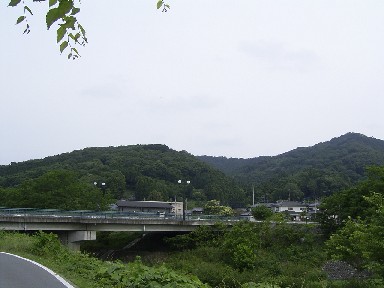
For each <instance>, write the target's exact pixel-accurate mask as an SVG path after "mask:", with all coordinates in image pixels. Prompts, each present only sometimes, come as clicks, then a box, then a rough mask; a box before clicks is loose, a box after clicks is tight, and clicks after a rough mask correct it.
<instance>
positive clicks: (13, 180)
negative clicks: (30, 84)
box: [0, 145, 246, 209]
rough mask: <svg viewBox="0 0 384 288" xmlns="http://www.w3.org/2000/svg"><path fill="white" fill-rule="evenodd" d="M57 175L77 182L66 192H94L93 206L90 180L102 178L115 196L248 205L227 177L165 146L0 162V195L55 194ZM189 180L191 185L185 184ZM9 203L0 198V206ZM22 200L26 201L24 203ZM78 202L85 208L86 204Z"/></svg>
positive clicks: (90, 150)
mask: <svg viewBox="0 0 384 288" xmlns="http://www.w3.org/2000/svg"><path fill="white" fill-rule="evenodd" d="M61 178H63V179H69V178H72V181H73V183H74V184H73V185H78V187H77V188H76V187H72V188H74V189H69V188H70V187H69V186H68V185H67V186H68V189H67V191H69V190H76V191H78V192H77V193H83V192H82V191H84V193H85V194H84V196H85V197H86V198H87V199H88V200H89V201H91V200H90V198H92V196H91V195H93V197H94V201H91V202H93V203H92V204H90V206H93V207H95V206H96V205H98V204H99V202H100V197H102V196H100V193H101V192H100V189H95V188H96V187H93V186H94V185H93V183H94V182H96V183H102V182H104V183H106V189H105V191H102V192H103V194H104V196H105V195H107V196H109V197H110V198H113V199H121V198H126V199H136V200H144V199H145V200H159V201H168V200H170V199H174V198H175V197H176V198H177V199H181V198H182V197H186V198H188V199H189V200H195V201H197V202H200V203H203V202H205V201H207V200H213V199H215V200H219V201H220V203H222V204H225V205H231V206H233V207H239V206H240V207H241V206H244V205H245V204H246V197H245V194H244V191H243V190H242V189H240V188H239V187H238V186H237V185H235V184H234V182H233V180H231V179H230V178H229V177H227V176H225V175H224V174H223V173H222V172H219V171H218V170H216V169H214V168H212V167H210V166H209V165H207V164H205V163H203V162H201V161H199V160H198V159H197V158H196V157H194V156H193V155H190V154H188V153H187V152H184V151H182V152H177V151H175V150H172V149H170V148H168V147H167V146H165V145H134V146H121V147H107V148H86V149H83V150H78V151H73V152H71V153H65V154H61V155H57V156H52V157H47V158H45V159H41V160H30V161H26V162H21V163H12V164H11V165H6V166H0V194H1V193H2V194H3V195H7V196H6V197H5V196H3V197H2V199H9V197H8V196H9V195H17V194H25V193H26V190H28V189H32V190H34V188H33V187H36V189H35V191H31V192H32V193H35V192H36V193H41V194H44V193H46V192H47V193H48V190H49V191H51V192H52V193H56V192H53V191H54V190H55V191H56V190H57V191H58V190H61V191H63V190H65V188H63V187H60V183H59V182H60V181H57V180H58V179H61ZM178 180H182V183H181V184H179V183H178ZM187 180H188V181H190V184H187V183H186V181H187ZM65 181H67V180H65ZM54 183H56V184H57V185H56V186H55V185H54ZM68 183H69V182H67V184H68ZM73 185H72V186H73ZM57 186H59V188H57ZM1 187H2V189H1ZM49 187H50V188H49ZM92 187H93V188H92ZM56 188H57V189H56ZM75 188H76V189H75ZM38 189H40V192H39V191H37V190H38ZM96 190H99V192H97V191H96ZM51 192H49V193H51ZM72 193H74V192H72ZM87 193H88V194H89V195H90V196H91V197H88V196H87V195H88V194H87ZM42 197H43V196H42ZM85 197H84V198H85ZM16 198H17V197H16ZM0 199H1V195H0ZM17 199H18V198H17ZM103 199H104V198H103ZM88 200H87V201H88ZM106 200H107V199H106ZM104 202H105V201H103V203H104ZM8 205H10V204H9V203H4V202H3V203H1V202H0V206H8ZM23 205H24V206H30V204H28V203H24V204H23ZM33 207H35V206H33ZM82 207H83V208H82V209H87V207H85V206H84V205H82ZM40 208H44V207H43V206H40ZM48 208H58V207H55V206H51V207H48ZM76 209H78V207H76Z"/></svg>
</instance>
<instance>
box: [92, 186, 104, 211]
mask: <svg viewBox="0 0 384 288" xmlns="http://www.w3.org/2000/svg"><path fill="white" fill-rule="evenodd" d="M97 184H98V183H97V182H96V181H95V182H93V185H95V187H98V185H97ZM100 188H101V192H102V193H103V194H102V196H101V199H100V204H99V209H100V210H101V207H102V201H103V198H104V197H105V188H106V184H105V182H101V183H100Z"/></svg>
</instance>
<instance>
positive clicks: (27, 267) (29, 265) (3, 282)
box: [0, 252, 74, 288]
mask: <svg viewBox="0 0 384 288" xmlns="http://www.w3.org/2000/svg"><path fill="white" fill-rule="evenodd" d="M0 288H74V287H73V286H71V285H70V284H69V283H67V282H66V281H65V280H64V279H62V278H61V277H60V276H58V275H56V274H54V273H53V272H52V271H51V270H49V269H48V268H46V267H44V266H42V265H40V264H38V263H36V262H33V261H30V260H28V259H24V258H21V257H18V256H15V255H11V254H6V253H3V252H0Z"/></svg>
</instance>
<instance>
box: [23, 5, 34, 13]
mask: <svg viewBox="0 0 384 288" xmlns="http://www.w3.org/2000/svg"><path fill="white" fill-rule="evenodd" d="M25 10H27V11H28V12H29V13H30V14H31V15H33V13H32V11H31V9H29V7H28V6H24V12H25Z"/></svg>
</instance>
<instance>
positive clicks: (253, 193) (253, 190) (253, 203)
mask: <svg viewBox="0 0 384 288" xmlns="http://www.w3.org/2000/svg"><path fill="white" fill-rule="evenodd" d="M252 206H255V185H252Z"/></svg>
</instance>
